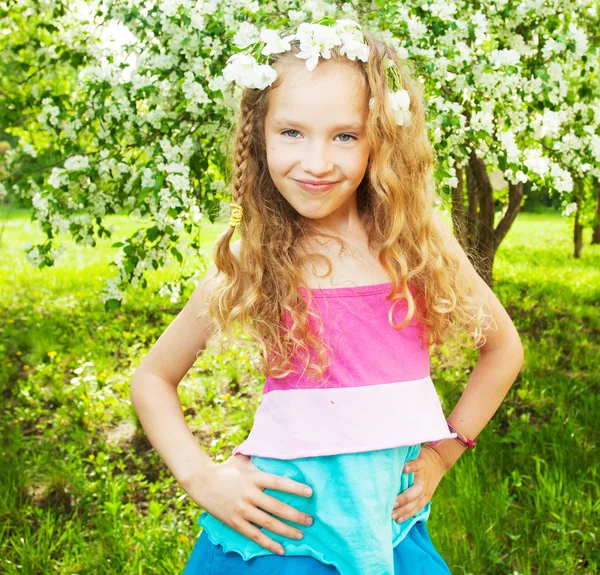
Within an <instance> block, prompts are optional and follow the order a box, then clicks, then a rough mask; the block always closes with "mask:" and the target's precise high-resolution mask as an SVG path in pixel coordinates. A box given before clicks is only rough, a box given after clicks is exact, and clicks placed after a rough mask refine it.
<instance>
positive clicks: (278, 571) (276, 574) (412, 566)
mask: <svg viewBox="0 0 600 575" xmlns="http://www.w3.org/2000/svg"><path fill="white" fill-rule="evenodd" d="M336 574H338V570H337V569H336V568H335V567H334V566H333V565H326V564H325V563H321V562H320V561H318V560H317V559H315V558H314V557H309V556H299V555H290V556H285V555H274V554H271V555H261V556H258V557H252V558H251V559H249V560H247V561H245V560H244V559H243V558H242V556H241V555H240V554H239V553H237V552H236V551H229V552H225V551H224V550H223V547H222V546H221V545H215V544H213V543H211V541H210V539H209V538H208V535H207V534H206V532H205V531H204V530H203V531H202V533H201V534H200V537H199V538H198V540H197V541H196V545H195V546H194V549H193V551H192V554H191V556H190V558H189V561H188V562H187V564H186V566H185V570H184V572H183V575H336ZM365 575H366V574H365ZM377 575H452V574H451V572H450V569H449V568H448V565H447V564H446V562H445V561H444V560H443V559H442V557H441V555H440V554H439V553H438V552H437V551H436V549H435V547H434V546H433V543H432V541H431V538H430V537H429V532H428V531H427V526H426V524H425V522H422V521H417V522H416V523H415V524H414V525H413V526H412V527H411V529H410V531H409V532H408V534H407V535H406V537H405V538H404V539H402V541H400V543H398V545H396V547H394V573H393V574H383V573H378V574H377Z"/></svg>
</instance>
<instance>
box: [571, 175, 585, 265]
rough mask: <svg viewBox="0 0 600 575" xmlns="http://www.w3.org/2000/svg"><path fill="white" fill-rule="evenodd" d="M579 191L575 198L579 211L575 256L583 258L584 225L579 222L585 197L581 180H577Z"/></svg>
mask: <svg viewBox="0 0 600 575" xmlns="http://www.w3.org/2000/svg"><path fill="white" fill-rule="evenodd" d="M577 190H578V191H577V193H576V194H575V197H574V200H575V204H577V211H576V212H575V225H574V226H573V244H574V249H573V257H574V258H577V259H579V258H581V247H582V240H583V226H582V225H581V224H580V223H579V213H580V211H581V198H582V197H583V182H582V181H581V180H579V181H578V182H577Z"/></svg>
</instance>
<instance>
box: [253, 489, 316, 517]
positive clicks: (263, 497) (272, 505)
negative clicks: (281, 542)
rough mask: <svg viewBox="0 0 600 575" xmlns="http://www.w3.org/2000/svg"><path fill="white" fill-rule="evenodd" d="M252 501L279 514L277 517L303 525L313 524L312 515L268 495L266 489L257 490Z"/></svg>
mask: <svg viewBox="0 0 600 575" xmlns="http://www.w3.org/2000/svg"><path fill="white" fill-rule="evenodd" d="M250 501H251V502H252V503H254V504H255V505H256V506H257V507H260V508H261V509H264V510H265V511H267V512H269V513H273V514H274V515H277V517H282V518H283V519H287V520H288V521H293V522H294V523H300V524H301V525H312V524H313V518H312V517H311V516H310V515H308V514H307V513H303V512H302V511H298V509H295V508H294V507H292V506H291V505H287V504H286V503H284V502H283V501H280V500H279V499H277V498H276V497H272V496H271V495H267V494H266V493H265V492H264V491H260V490H259V491H257V492H256V494H255V495H253V496H252V498H251V499H250Z"/></svg>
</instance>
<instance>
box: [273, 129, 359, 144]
mask: <svg viewBox="0 0 600 575" xmlns="http://www.w3.org/2000/svg"><path fill="white" fill-rule="evenodd" d="M289 132H296V133H297V134H299V133H300V132H298V130H286V131H285V132H281V133H282V134H288V133H289ZM338 135H339V136H348V137H349V138H351V140H341V141H342V142H351V141H352V140H356V138H355V137H354V136H351V135H350V134H338ZM292 139H294V140H296V138H295V137H293V136H292Z"/></svg>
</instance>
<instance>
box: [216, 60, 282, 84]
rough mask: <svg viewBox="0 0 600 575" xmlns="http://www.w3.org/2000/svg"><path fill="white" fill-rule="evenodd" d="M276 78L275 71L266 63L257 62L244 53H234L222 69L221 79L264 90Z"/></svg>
mask: <svg viewBox="0 0 600 575" xmlns="http://www.w3.org/2000/svg"><path fill="white" fill-rule="evenodd" d="M276 78H277V72H276V71H275V70H274V69H273V68H271V66H267V65H259V64H258V62H257V61H256V60H255V59H254V58H253V57H252V56H247V55H246V54H234V55H233V56H231V57H230V58H229V60H227V66H225V69H224V70H223V79H224V80H225V81H226V82H236V83H237V84H241V85H242V86H245V87H246V88H256V89H258V90H264V89H265V88H266V87H267V86H270V85H271V84H272V83H273V82H274V81H275V79H276Z"/></svg>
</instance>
